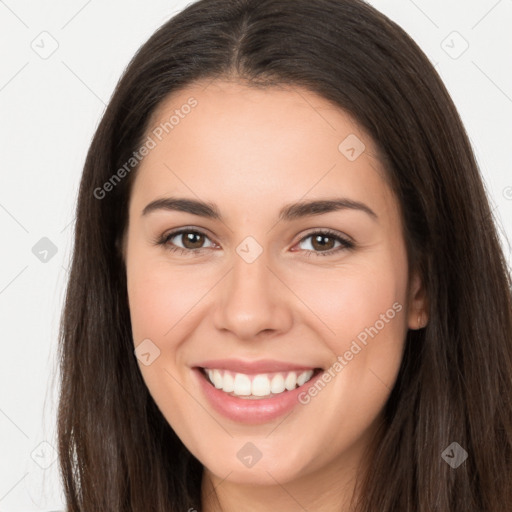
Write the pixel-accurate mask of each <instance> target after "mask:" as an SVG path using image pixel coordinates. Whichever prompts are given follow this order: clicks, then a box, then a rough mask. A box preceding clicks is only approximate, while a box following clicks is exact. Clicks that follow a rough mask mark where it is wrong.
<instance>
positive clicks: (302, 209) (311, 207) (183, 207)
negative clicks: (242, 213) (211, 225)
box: [142, 197, 378, 221]
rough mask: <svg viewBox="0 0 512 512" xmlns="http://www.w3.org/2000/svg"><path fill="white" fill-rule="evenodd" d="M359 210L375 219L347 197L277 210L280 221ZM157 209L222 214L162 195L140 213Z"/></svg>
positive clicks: (210, 206)
mask: <svg viewBox="0 0 512 512" xmlns="http://www.w3.org/2000/svg"><path fill="white" fill-rule="evenodd" d="M347 209H348V210H360V211H362V212H364V213H367V214H368V215H369V216H370V217H372V219H374V220H377V219H378V215H377V214H376V213H375V212H374V211H373V210H372V209H371V208H370V207H369V206H367V205H366V204H364V203H362V202H360V201H354V200H352V199H348V198H343V197H342V198H332V199H320V200H313V201H299V202H297V203H291V204H287V205H285V206H284V207H283V208H281V210H280V211H279V220H280V221H292V220H296V219H300V218H303V217H310V216H314V215H322V214H324V213H329V212H335V211H338V210H347ZM157 210H169V211H180V212H186V213H191V214H193V215H198V216H200V217H206V218H210V219H215V220H220V221H222V215H221V213H220V211H219V209H218V208H217V206H216V205H215V204H213V203H208V202H204V201H199V200H197V199H187V198H179V197H164V198H161V199H156V200H154V201H152V202H151V203H149V204H148V205H147V206H146V207H145V208H144V210H142V215H143V216H144V215H148V214H149V213H151V212H154V211H157Z"/></svg>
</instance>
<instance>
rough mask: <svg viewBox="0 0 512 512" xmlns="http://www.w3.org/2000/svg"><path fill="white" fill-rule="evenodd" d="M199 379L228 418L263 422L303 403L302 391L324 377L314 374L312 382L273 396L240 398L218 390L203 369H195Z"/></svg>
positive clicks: (211, 400) (309, 381) (214, 402)
mask: <svg viewBox="0 0 512 512" xmlns="http://www.w3.org/2000/svg"><path fill="white" fill-rule="evenodd" d="M193 371H194V373H195V374H196V375H197V378H198V379H199V385H200V386H201V388H202V390H203V392H204V394H205V395H206V398H207V399H208V401H209V402H210V404H211V405H212V407H213V408H214V409H215V410H216V411H217V412H219V413H220V414H222V415H224V416H226V417H227V418H229V419H231V420H233V421H236V422H239V423H249V424H253V425H254V424H261V423H266V422H268V421H271V420H274V419H276V418H279V417H280V416H282V415H284V414H286V413H287V412H290V411H291V410H292V409H293V408H294V407H295V406H297V405H300V402H299V399H298V397H299V394H301V393H303V392H307V390H308V388H309V387H310V386H312V385H313V384H314V382H315V381H316V380H317V379H318V378H319V377H321V376H322V373H323V372H322V371H319V372H318V374H317V375H314V376H313V377H312V378H311V379H310V380H308V382H306V383H305V384H303V385H302V386H299V387H298V388H295V389H293V390H291V391H283V392H282V393H279V394H278V395H276V396H273V397H272V398H255V399H250V398H238V397H236V396H231V395H229V394H227V393H225V392H224V391H221V390H220V389H217V388H216V387H215V386H214V385H213V384H211V383H210V381H209V380H207V377H206V376H205V375H204V374H203V372H202V371H201V369H199V368H193Z"/></svg>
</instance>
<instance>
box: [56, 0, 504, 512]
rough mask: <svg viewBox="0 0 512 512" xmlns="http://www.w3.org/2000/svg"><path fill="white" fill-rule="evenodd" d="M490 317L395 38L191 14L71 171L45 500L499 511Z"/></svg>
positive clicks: (498, 382) (332, 19)
mask: <svg viewBox="0 0 512 512" xmlns="http://www.w3.org/2000/svg"><path fill="white" fill-rule="evenodd" d="M320 256H321V257H320ZM511 302H512V301H511V282H510V276H509V274H508V273H507V268H506V264H505V260H504V257H503V253H502V250H501V247H500V245H499V241H498V237H497V234H496V230H495V227H494V225H493V220H492V216H491V211H490V208H489V204H488V200H487V198H486V196H485V193H484V189H483V186H482V180H481V177H480V175H479V171H478V167H477V164H476V162H475V158H474V155H473V152H472V149H471V146H470V143H469V141H468V137H467V135H466V133H465V131H464V128H463V126H462V123H461V121H460V118H459V116H458V114H457V111H456V109H455V107H454V105H453V102H452V101H451V99H450V97H449V95H448V93H447V91H446V89H445V87H444V85H443V84H442V82H441V80H440V78H439V77H438V75H437V74H436V72H435V70H434V69H433V67H432V66H431V64H430V62H429V61H428V59H427V58H426V56H425V55H424V54H423V53H422V51H421V50H420V49H419V48H418V46H417V45H416V44H415V43H414V41H412V40H411V38H410V37H409V36H407V34H405V33H404V31H403V30H401V29H400V28H399V27H398V26H397V25H396V24H394V23H393V22H391V21H390V20H389V19H387V18H386V17H385V16H383V15H382V14H380V13H379V12H377V11H376V10H375V9H373V8H372V7H370V6H369V5H367V4H365V3H364V2H361V1H358V0H355V1H354V0H350V1H349V0H319V1H315V2H310V1H307V0H299V1H297V0H295V1H291V0H267V1H265V0H264V1H255V0H240V1H234V0H208V1H206V0H200V1H198V2H195V3H193V4H192V5H190V6H188V7H187V8H186V9H185V10H184V11H182V12H181V13H179V14H178V15H176V16H175V17H174V18H172V19H171V20H170V21H169V22H167V23H166V24H165V25H164V26H162V27H161V28H160V29H159V30H158V31H157V32H156V33H155V34H154V35H153V36H152V37H151V38H150V39H149V41H148V42H147V43H146V44H145V45H144V46H143V47H142V48H141V49H140V50H139V52H138V53H137V55H136V56H135V57H134V59H133V60H132V62H131V63H130V65H129V67H128V69H127V70H126V72H125V74H124V76H123V78H122V80H121V81H120V83H119V85H118V87H117V89H116V91H115V94H114V96H113V98H112V100H111V101H110V104H109V106H108V108H107V111H106V112H105V115H104V117H103V119H102V121H101V123H100V125H99V127H98V130H97V132H96V135H95V137H94V140H93V142H92V144H91V147H90V150H89V153H88V157H87V161H86V164H85V168H84V172H83V177H82V182H81V185H80V194H79V199H78V207H77V224H76V238H75V248H74V257H73V263H72V266H71V274H70V281H69V286H68V291H67V297H66V305H65V311H64V315H63V320H62V333H61V351H62V353H61V356H62V359H61V365H62V366H61V368H62V381H61V389H62V394H61V400H60V408H59V443H60V444H59V448H60V464H61V471H62V475H63V479H64V486H65V492H66V500H67V506H68V510H69V511H79V510H80V511H90V510H112V511H139V510H141V511H142V510H144V511H147V510H155V511H157V510H158V511H160V510H161V511H164V510H165V511H170V510H173V511H178V510H189V511H191V510H202V511H206V512H211V511H214V510H224V511H231V510H271V509H275V508H279V509H281V510H287V511H292V510H318V511H323V510H325V511H334V510H340V511H341V510H343V511H345V510H347V511H348V510H351V511H352V510H353V511H358V512H359V511H361V512H362V511H365V512H369V511H374V510H380V511H385V512H392V511H397V510H400V511H434V510H436V511H443V512H444V511H448V510H450V511H465V512H467V511H471V512H472V511H474V512H476V511H478V512H482V511H489V512H490V511H492V512H496V511H498V510H500V511H501V510H508V509H512V508H511V507H512V484H511V482H512V400H511V384H512V342H511V332H512V310H511Z"/></svg>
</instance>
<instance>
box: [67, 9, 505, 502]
mask: <svg viewBox="0 0 512 512" xmlns="http://www.w3.org/2000/svg"><path fill="white" fill-rule="evenodd" d="M215 78H221V79H232V80H236V81H238V82H240V83H245V84H246V85H248V86H251V87H273V86H278V85H297V86H303V87H306V88H307V89H309V90H310V91H313V92H315V93H318V94H319V95H321V96H322V97H324V98H326V99H327V100H330V101H332V102H333V103H334V104H335V105H337V106H339V108H340V109H343V110H345V111H346V112H348V113H349V114H351V115H352V116H353V117H354V119H356V120H357V122H358V123H359V124H360V126H362V127H363V128H364V129H365V130H366V131H367V133H368V134H369V135H371V136H372V137H373V139H374V141H375V143H376V144H377V146H378V148H379V151H380V153H381V158H382V160H383V164H384V165H385V168H386V170H387V173H388V178H389V180H390V183H391V184H392V187H393V190H394V192H395V194H396V197H397V200H398V202H399V205H400V208H401V212H402V216H403V222H404V238H405V242H406V246H407V251H408V257H409V263H410V267H411V268H415V269H418V271H419V272H420V275H421V277H422V279H423V283H424V285H425V289H426V294H427V296H428V300H429V323H428V326H427V327H426V328H424V329H421V330H418V331H416V330H411V331H409V332H408V334H407V339H406V344H405V352H404V357H403V361H402V364H401V367H400V372H399V375H398V378H397V381H396V383H395V385H394V388H393V390H392V392H391V395H390V397H389V400H388V402H387V403H386V406H385V423H384V424H383V425H382V429H381V431H380V432H379V438H378V442H376V443H375V445H374V446H373V447H372V452H371V454H370V453H369V457H371V464H370V467H369V470H368V473H366V474H364V475H361V478H360V481H359V483H360V485H361V493H360V502H358V504H357V510H358V511H360V512H370V511H372V512H373V511H375V510H379V511H380V512H396V511H401V512H407V511H420V512H427V511H428V512H432V511H439V512H447V511H460V512H462V511H464V512H477V511H478V512H491V511H492V512H498V511H500V512H501V511H503V510H512V393H511V389H512V340H511V333H512V300H511V280H510V275H509V273H508V270H507V266H506V262H505V259H504V256H503V251H502V248H501V247H500V243H499V238H498V236H497V232H496V228H495V224H494V221H493V217H492V213H491V210H490V208H489V203H488V200H487V197H486V194H485V191H484V188H483V185H482V180H481V177H480V174H479V170H478V167H477V163H476V161H475V157H474V155H473V152H472V148H471V146H470V142H469V140H468V136H467V134H466V132H465V130H464V127H463V125H462V122H461V119H460V117H459V115H458V113H457V110H456V108H455V106H454V104H453V102H452V100H451V98H450V96H449V94H448V92H447V90H446V88H445V86H444V85H443V83H442V81H441V79H440V78H439V76H438V74H437V73H436V71H435V69H434V68H433V66H432V65H431V63H430V62H429V60H428V58H427V57H426V56H425V55H424V53H423V52H422V51H421V50H420V48H419V47H418V45H417V44H416V43H415V42H414V41H413V40H412V39H411V38H410V37H409V36H408V35H407V34H406V33H405V32H404V31H403V30H402V29H401V28H400V27H399V26H398V25H396V24H395V23H394V22H392V21H390V20H389V19H388V18H387V17H386V16H384V15H383V14H381V13H379V12H378V11H377V10H375V9H374V8H373V7H371V6H370V5H368V4H366V3H364V2H363V1H361V0H200V1H198V2H195V3H193V4H191V5H189V6H188V7H187V8H185V9H184V10H183V11H181V12H180V13H179V14H177V15H176V16H174V17H173V18H172V19H170V20H169V21H168V22H167V23H165V24H164V25H163V26H162V27H161V28H160V29H159V30H157V32H156V33H155V34H154V35H153V36H152V37H151V38H150V39H149V40H148V41H147V43H146V44H144V45H143V46H142V47H141V48H140V50H139V51H138V53H137V54H136V55H135V57H134V58H133V59H132V61H131V63H130V64H129V66H128V68H127V69H126V71H125V73H124V76H123V77H122V79H121V80H120V82H119V84H118V85H117V88H116V90H115V93H114V95H113V97H112V98H111V101H110V103H109V105H108V108H107V110H106V112H105V114H104V116H103V118H102V120H101V123H100V125H99V126H98V129H97V131H96V134H95V136H94V139H93V141H92V144H91V146H90V149H89V152H88V155H87V159H86V162H85V167H84V171H83V176H82V180H81V183H80V191H79V198H78V205H77V214H76V229H75V241H74V244H75V245H74V253H73V260H72V265H71V269H70V277H69V284H68V288H67V295H66V301H65V309H64V313H63V317H62V324H61V336H60V343H61V345H60V354H59V355H60V358H61V359H60V364H61V396H60V403H59V417H58V438H59V453H60V465H61V472H62V477H63V484H64V489H65V496H66V501H67V507H68V511H69V512H78V511H86V512H92V511H115V512H125V511H126V512H127V511H144V512H146V511H162V512H163V511H166V512H169V511H178V510H179V511H184V510H188V509H189V508H196V509H197V510H201V502H200V496H201V491H200V490H201V477H202V471H203V468H202V465H201V463H200V462H199V461H198V460H197V459H196V458H195V457H194V456H193V455H192V454H191V453H190V452H189V451H188V450H187V448H186V447H185V446H184V445H183V443H182V442H181V440H180V439H179V438H178V437H177V435H176V434H175V433H174V431H173V429H172V428H171V427H170V426H169V424H168V423H167V421H166V420H165V418H164V417H163V415H162V413H161V412H160V411H159V409H158V407H157V406H156V404H155V402H154V401H153V399H152V397H151V395H150V394H149V392H148V389H147V387H146V385H145V383H144V381H143V379H142V376H141V373H140V370H139V367H138V365H137V361H136V358H135V356H134V346H133V339H132V333H131V328H130V312H129V307H128V300H127V291H126V269H125V266H124V262H123V258H122V255H121V254H120V251H119V241H120V239H121V237H122V234H123V232H124V230H125V228H126V223H127V205H128V200H129V197H130V190H131V183H132V182H133V177H134V174H135V173H136V168H134V170H133V171H132V172H131V173H129V174H128V175H127V176H126V177H125V178H124V179H123V180H122V181H120V182H119V183H117V184H116V186H115V187H112V188H113V190H112V191H111V192H110V193H109V194H108V196H107V197H105V198H103V199H98V198H97V197H96V194H94V190H96V189H98V187H102V186H103V184H105V183H106V182H108V180H109V179H110V178H111V177H112V175H113V174H115V173H116V171H117V170H118V169H119V168H120V167H122V166H123V164H124V163H125V162H126V161H128V159H129V158H130V157H131V156H132V154H133V152H134V151H135V150H136V149H137V148H139V147H140V145H141V143H142V141H143V140H144V137H145V136H146V132H147V129H148V122H149V119H150V117H151V115H152V114H153V113H154V112H155V109H156V107H157V106H159V105H160V104H161V102H162V100H163V99H164V98H166V97H167V96H168V95H169V94H170V93H172V92H174V91H177V90H179V89H182V88H185V87H186V86H187V85H191V84H193V83H194V82H199V81H202V80H204V81H205V83H206V81H208V80H213V79H215ZM453 441H456V442H457V443H459V444H460V445H461V446H462V447H463V448H464V449H465V450H466V451H467V452H468V454H469V456H468V458H467V459H466V461H465V462H464V463H463V464H462V465H460V466H459V467H458V468H457V469H452V468H451V467H450V466H449V465H448V464H447V463H446V462H445V461H444V460H443V458H442V457H441V454H442V452H443V450H444V449H445V448H446V447H447V446H449V445H450V443H452V442H453Z"/></svg>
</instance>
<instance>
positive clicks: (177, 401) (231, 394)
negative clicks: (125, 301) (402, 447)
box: [124, 81, 425, 485]
mask: <svg viewBox="0 0 512 512" xmlns="http://www.w3.org/2000/svg"><path fill="white" fill-rule="evenodd" d="M172 116H174V117H172ZM166 123H167V124H166ZM147 136H148V137H149V138H147V139H146V150H142V151H141V154H142V153H146V152H147V154H146V156H144V158H143V160H142V163H141V165H140V168H139V169H138V171H137V175H136V179H135V181H134V184H133V190H132V195H131V200H130V206H129V225H128V230H127V236H126V239H125V247H124V251H125V258H126V269H127V281H128V296H129V305H130V312H131V322H132V330H133V337H134V345H135V347H136V355H137V358H138V361H139V367H140V370H141V372H142V376H143V378H144V381H145V383H146V384H147V386H148V389H149V391H150V393H151V395H152V396H153V398H154V400H155V402H156V403H157V405H158V407H159V408H160V410H161V412H162V414H163V415H164V416H165V418H166V419H167V421H168V422H169V424H170V425H171V426H172V428H173V429H174V431H175V432H176V433H177V435H178V436H179V437H180V438H181V439H182V441H183V443H184V444H185V445H186V446H187V448H188V449H189V450H190V451H191V452H192V453H193V454H194V455H195V457H197V458H198V459H199V461H200V462H201V463H202V464H203V465H204V466H205V468H206V469H207V471H208V472H209V474H211V475H212V476H213V477H214V478H216V479H217V480H218V481H221V480H223V479H226V480H227V481H230V482H232V483H255V484H271V485H275V484H276V482H279V483H280V484H284V483H286V482H290V481H292V480H295V481H299V480H300V479H301V478H306V477H308V478H309V477H312V475H314V474H321V473H324V477H323V479H322V481H323V482H325V483H326V484H327V480H328V479H326V478H325V471H326V470H327V469H328V468H330V469H332V470H333V472H335V473H337V474H339V472H340V471H342V468H344V469H343V470H345V471H347V470H352V469H354V468H355V467H356V466H357V464H358V462H359V460H360V457H361V453H362V450H363V449H364V447H365V446H366V445H367V443H368V440H369V437H370V436H371V434H372V433H373V432H374V431H375V428H376V426H377V423H378V421H379V420H380V418H381V413H382V410H383V407H384V405H385V402H386V400H387V399H388V397H389V394H390V392H391V389H392V387H393V384H394V382H395V379H396V377H397V372H398V370H399V366H400V362H401V358H402V351H403V348H404V340H405V336H406V332H407V329H408V328H413V329H416V328H417V327H418V316H419V308H420V307H421V300H420V299H419V296H420V291H421V290H419V286H420V284H419V282H417V280H416V279H415V280H414V282H413V283H408V280H407V274H408V263H407V257H406V249H405V243H404V239H403V236H402V224H401V219H400V213H399V208H398V203H397V201H396V199H395V198H394V196H393V195H392V192H391V190H390V188H389V187H388V185H387V183H386V181H385V177H384V169H383V167H381V164H380V163H379V161H378V160H377V157H376V147H375V145H374V143H373V142H372V140H371V139H370V138H369V136H368V135H367V134H366V133H365V132H364V131H362V130H361V129H360V128H359V127H358V126H357V125H356V123H355V122H354V121H353V120H352V119H351V118H350V117H349V116H348V115H347V114H345V113H344V112H343V111H341V110H340V109H337V108H335V107H334V106H333V105H332V104H330V103H329V102H327V101H326V100H324V99H323V98H322V97H319V96H317V95H316V94H314V93H312V92H309V91H308V90H305V89H301V88H295V87H294V88H286V89H284V88H283V89H278V88H272V89H265V90H258V89H254V88H248V87H246V86H244V85H240V84H237V83H231V82H224V81H215V82H213V83H211V84H210V85H208V86H207V87H206V88H205V84H201V86H200V85H199V84H195V85H194V86H191V87H188V88H187V89H185V90H183V91H181V92H179V93H175V94H174V95H173V96H172V97H169V98H168V99H167V100H166V102H165V103H164V104H162V105H161V107H160V108H159V109H158V111H157V112H156V115H155V116H153V118H152V123H151V128H150V130H149V131H148V133H147ZM171 199H172V201H171ZM178 200H179V201H181V202H178ZM185 200H186V201H187V202H185ZM155 201H156V202H155ZM316 201H322V202H324V203H318V204H317V205H316V206H315V205H314V204H313V202H316ZM327 201H329V203H327ZM202 203H207V206H205V205H202ZM308 205H309V206H308ZM179 230H183V233H181V234H177V233H176V231H179ZM326 231H327V233H326ZM159 242H163V243H159ZM173 249H176V250H174V251H173ZM423 320H425V318H423ZM244 363H248V364H247V365H244ZM252 363H255V364H252ZM258 363H261V364H260V365H259V366H258ZM200 368H207V369H209V370H211V371H210V373H211V376H212V379H213V380H214V382H215V384H212V383H210V382H209V380H208V377H207V376H206V375H205V373H204V372H203V370H201V369H200ZM318 369H321V370H323V371H321V370H318ZM310 377H311V380H309V381H306V382H304V380H305V379H308V378H310ZM297 379H298V381H297ZM297 386H299V387H297ZM295 388H296V389H295ZM224 389H225V390H224ZM269 393H271V394H270V395H269ZM248 394H250V395H248Z"/></svg>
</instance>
